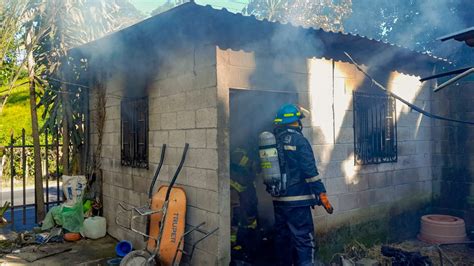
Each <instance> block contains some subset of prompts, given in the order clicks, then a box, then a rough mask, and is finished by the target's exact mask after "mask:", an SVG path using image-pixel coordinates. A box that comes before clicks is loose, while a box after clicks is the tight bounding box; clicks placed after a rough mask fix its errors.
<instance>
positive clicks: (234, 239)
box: [230, 234, 237, 243]
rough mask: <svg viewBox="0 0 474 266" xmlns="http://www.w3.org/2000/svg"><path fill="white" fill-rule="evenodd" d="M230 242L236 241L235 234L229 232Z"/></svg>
mask: <svg viewBox="0 0 474 266" xmlns="http://www.w3.org/2000/svg"><path fill="white" fill-rule="evenodd" d="M230 242H231V243H235V242H237V235H235V234H231V235H230Z"/></svg>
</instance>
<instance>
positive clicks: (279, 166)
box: [259, 104, 307, 197]
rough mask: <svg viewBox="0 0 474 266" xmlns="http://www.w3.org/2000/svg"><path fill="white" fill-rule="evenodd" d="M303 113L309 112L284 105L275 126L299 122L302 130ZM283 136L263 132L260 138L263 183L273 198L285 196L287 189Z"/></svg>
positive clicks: (275, 120)
mask: <svg viewBox="0 0 474 266" xmlns="http://www.w3.org/2000/svg"><path fill="white" fill-rule="evenodd" d="M303 112H307V110H306V109H303V108H301V107H299V106H296V105H294V104H286V105H283V106H282V107H281V108H280V109H279V110H278V112H277V115H276V117H275V119H274V120H273V122H274V125H275V126H277V127H278V126H285V125H290V124H293V123H295V122H298V127H299V128H300V129H301V128H302V127H303V125H302V124H301V119H302V118H304V117H305V115H304V113H303ZM280 135H281V134H276V136H275V134H273V133H271V132H268V131H265V132H262V133H261V134H260V136H259V157H260V166H261V169H262V174H263V182H264V184H265V185H266V187H267V191H268V192H269V193H270V194H271V195H272V196H273V197H279V196H283V195H285V193H286V187H287V172H288V171H287V163H286V160H285V155H284V154H285V153H284V150H283V143H282V140H280V139H279V138H280Z"/></svg>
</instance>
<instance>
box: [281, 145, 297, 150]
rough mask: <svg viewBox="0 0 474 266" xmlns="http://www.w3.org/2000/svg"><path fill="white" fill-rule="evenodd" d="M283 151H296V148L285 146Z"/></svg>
mask: <svg viewBox="0 0 474 266" xmlns="http://www.w3.org/2000/svg"><path fill="white" fill-rule="evenodd" d="M283 149H285V150H286V151H296V146H292V145H284V146H283Z"/></svg>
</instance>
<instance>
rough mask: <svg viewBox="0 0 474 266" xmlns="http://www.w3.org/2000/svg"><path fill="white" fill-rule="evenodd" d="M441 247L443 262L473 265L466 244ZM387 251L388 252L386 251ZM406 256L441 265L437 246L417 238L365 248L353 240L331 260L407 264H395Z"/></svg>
mask: <svg viewBox="0 0 474 266" xmlns="http://www.w3.org/2000/svg"><path fill="white" fill-rule="evenodd" d="M383 249H385V251H386V252H385V253H384V254H385V255H389V254H392V255H395V257H396V258H395V260H394V257H393V256H384V254H383V252H382V250H383ZM441 249H442V254H443V255H442V257H443V258H442V259H443V264H445V265H447V264H454V265H474V256H473V254H474V249H473V248H472V247H469V246H468V245H465V244H460V245H446V246H444V245H442V246H441ZM387 251H389V252H388V253H387ZM408 258H417V259H422V258H426V259H429V261H431V263H432V265H441V260H440V251H439V249H438V246H437V245H433V244H428V243H424V242H421V241H419V240H408V241H404V242H400V243H391V244H384V245H381V244H379V245H374V246H372V247H370V248H367V247H366V246H365V245H364V244H362V243H360V242H358V241H353V242H351V243H350V244H348V245H346V246H345V248H344V252H343V253H340V254H336V255H334V257H333V259H332V260H331V262H332V263H333V265H356V262H359V261H360V260H364V259H371V260H375V261H377V262H378V263H379V265H409V264H407V263H406V262H405V263H399V264H396V262H397V260H400V259H408ZM426 262H427V260H426ZM426 262H425V263H426ZM450 262H452V263H450ZM362 265H363V264H362ZM368 265H370V264H368ZM413 265H430V264H413Z"/></svg>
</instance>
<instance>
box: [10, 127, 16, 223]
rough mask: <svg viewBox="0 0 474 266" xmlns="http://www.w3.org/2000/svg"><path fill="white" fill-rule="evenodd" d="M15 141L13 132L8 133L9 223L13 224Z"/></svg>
mask: <svg viewBox="0 0 474 266" xmlns="http://www.w3.org/2000/svg"><path fill="white" fill-rule="evenodd" d="M14 142H15V140H14V138H13V132H11V134H10V175H11V178H10V200H11V207H10V215H11V217H10V220H11V223H12V224H14V223H15V202H14V199H15V196H14V193H15V191H14V190H13V187H14V182H13V181H14V179H15V158H14V157H15V154H14V152H13V143H14Z"/></svg>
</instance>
